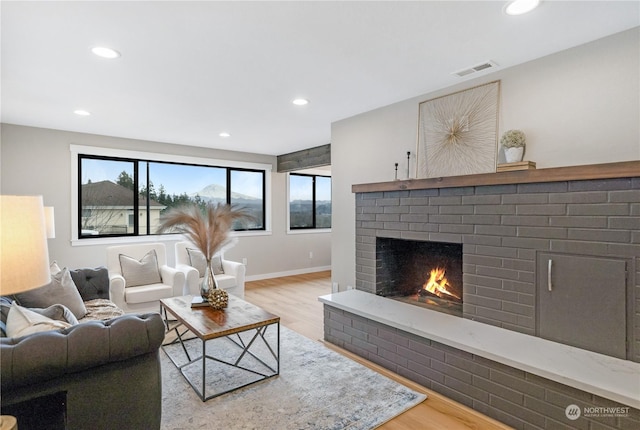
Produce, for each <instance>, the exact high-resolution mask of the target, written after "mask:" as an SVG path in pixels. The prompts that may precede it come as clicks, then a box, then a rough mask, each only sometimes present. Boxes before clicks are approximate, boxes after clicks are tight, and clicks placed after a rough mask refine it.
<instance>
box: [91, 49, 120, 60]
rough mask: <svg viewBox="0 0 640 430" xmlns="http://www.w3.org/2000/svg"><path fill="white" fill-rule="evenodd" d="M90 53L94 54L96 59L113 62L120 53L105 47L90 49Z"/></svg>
mask: <svg viewBox="0 0 640 430" xmlns="http://www.w3.org/2000/svg"><path fill="white" fill-rule="evenodd" d="M91 52H93V53H94V54H96V55H97V56H98V57H102V58H108V59H109V60H113V59H114V58H118V57H119V56H120V53H119V52H118V51H116V50H115V49H111V48H107V47H105V46H94V47H93V48H91Z"/></svg>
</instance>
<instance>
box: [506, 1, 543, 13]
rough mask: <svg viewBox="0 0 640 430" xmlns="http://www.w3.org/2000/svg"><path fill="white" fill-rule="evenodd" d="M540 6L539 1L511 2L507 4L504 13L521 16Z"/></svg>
mask: <svg viewBox="0 0 640 430" xmlns="http://www.w3.org/2000/svg"><path fill="white" fill-rule="evenodd" d="M539 5H540V0H513V1H510V2H509V3H507V5H506V6H505V8H504V12H505V13H506V14H507V15H522V14H524V13H527V12H531V11H532V10H534V9H535V8H537V7H538V6H539Z"/></svg>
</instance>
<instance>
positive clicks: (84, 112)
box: [73, 109, 91, 116]
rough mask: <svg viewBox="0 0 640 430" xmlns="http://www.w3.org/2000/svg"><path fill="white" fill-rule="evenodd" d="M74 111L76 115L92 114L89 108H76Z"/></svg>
mask: <svg viewBox="0 0 640 430" xmlns="http://www.w3.org/2000/svg"><path fill="white" fill-rule="evenodd" d="M73 113H75V114H76V115H80V116H89V115H91V112H89V111H88V110H84V109H76V110H74V111H73Z"/></svg>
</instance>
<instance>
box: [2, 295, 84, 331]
mask: <svg viewBox="0 0 640 430" xmlns="http://www.w3.org/2000/svg"><path fill="white" fill-rule="evenodd" d="M67 327H71V324H69V323H67V322H63V321H56V320H52V319H51V318H47V317H45V316H44V315H41V314H39V313H37V312H33V311H31V310H29V309H26V308H23V307H22V306H20V305H17V304H15V303H14V304H13V305H11V309H10V310H9V315H8V316H7V336H9V337H20V336H26V335H29V334H32V333H37V332H41V331H48V330H58V329H61V328H67Z"/></svg>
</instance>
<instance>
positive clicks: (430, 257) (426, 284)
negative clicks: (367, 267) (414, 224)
mask: <svg viewBox="0 0 640 430" xmlns="http://www.w3.org/2000/svg"><path fill="white" fill-rule="evenodd" d="M462 286H463V282H462V245H461V244H457V243H444V242H430V241H417V240H405V239H394V238H383V237H378V238H376V294H378V295H380V296H384V297H388V298H391V299H395V300H399V301H403V302H406V303H409V304H412V305H417V306H422V307H425V308H429V309H433V310H437V311H441V312H446V313H448V314H452V315H456V316H462V296H463V294H462V292H463V290H462Z"/></svg>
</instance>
